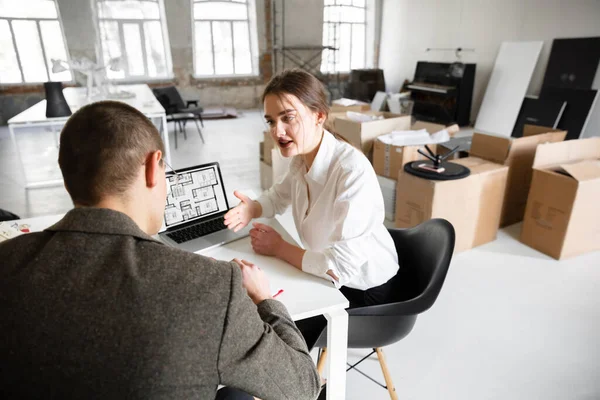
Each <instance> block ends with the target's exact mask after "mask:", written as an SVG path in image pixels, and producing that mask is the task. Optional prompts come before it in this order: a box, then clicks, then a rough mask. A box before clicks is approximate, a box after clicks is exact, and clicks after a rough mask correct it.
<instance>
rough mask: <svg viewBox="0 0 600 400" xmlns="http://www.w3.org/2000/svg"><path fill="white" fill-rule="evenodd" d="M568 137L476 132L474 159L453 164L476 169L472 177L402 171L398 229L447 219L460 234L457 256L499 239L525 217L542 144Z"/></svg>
mask: <svg viewBox="0 0 600 400" xmlns="http://www.w3.org/2000/svg"><path fill="white" fill-rule="evenodd" d="M565 136H566V132H565V131H557V130H554V129H551V128H543V127H535V126H529V125H526V126H525V129H524V133H523V137H522V138H518V139H512V138H506V137H498V136H492V135H484V134H479V133H475V134H474V135H473V142H472V145H471V151H470V156H469V157H467V158H463V159H459V160H454V161H453V162H455V163H457V164H461V165H464V166H466V167H468V168H469V169H470V170H471V174H470V175H469V176H468V177H467V178H463V179H458V180H451V181H433V180H427V179H422V178H418V177H416V176H413V175H410V174H407V173H404V172H403V171H402V172H400V173H399V175H398V188H397V194H396V226H397V227H399V228H407V227H412V226H415V225H418V224H419V223H421V222H423V221H425V220H428V219H430V218H438V217H439V218H444V219H447V220H448V221H450V222H451V223H452V225H454V229H455V231H456V245H455V251H457V252H459V251H463V250H467V249H470V248H472V247H475V246H479V245H482V244H484V243H487V242H490V241H493V240H495V239H496V235H497V231H498V228H499V227H500V226H506V225H510V224H513V223H515V222H518V221H521V220H522V219H523V214H524V211H525V204H526V203H527V195H528V193H529V187H530V185H531V175H532V166H533V159H534V157H535V154H536V149H537V147H538V145H539V144H541V143H554V142H560V141H562V140H564V138H565Z"/></svg>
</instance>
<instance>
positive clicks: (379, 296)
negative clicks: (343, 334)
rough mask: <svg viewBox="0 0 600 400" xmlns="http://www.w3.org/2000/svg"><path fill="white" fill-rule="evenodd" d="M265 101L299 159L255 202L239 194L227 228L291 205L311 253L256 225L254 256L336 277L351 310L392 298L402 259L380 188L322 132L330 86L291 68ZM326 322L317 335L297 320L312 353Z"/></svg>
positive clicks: (345, 147) (360, 161)
mask: <svg viewBox="0 0 600 400" xmlns="http://www.w3.org/2000/svg"><path fill="white" fill-rule="evenodd" d="M262 99H263V104H264V110H265V118H266V120H267V123H268V124H269V126H270V131H271V135H272V137H273V139H274V141H275V143H277V144H278V146H279V149H280V151H281V154H282V155H283V156H284V157H292V160H291V162H290V167H289V171H288V173H287V174H286V176H285V177H284V178H283V180H281V181H280V182H279V183H277V184H275V185H273V187H272V188H271V189H269V190H268V191H266V192H265V193H263V194H262V196H260V198H259V199H258V200H256V201H252V200H251V199H249V198H248V197H246V196H245V195H243V194H242V193H239V192H237V191H236V192H235V195H236V196H237V197H238V198H239V199H240V200H241V203H240V204H239V205H238V206H236V207H235V208H233V209H232V210H231V211H229V212H228V213H227V214H226V215H225V224H226V225H227V226H228V227H229V228H230V229H233V230H235V231H237V230H240V229H242V228H243V227H245V226H246V225H247V224H248V223H249V222H250V221H251V220H252V219H253V218H258V217H266V218H269V217H273V216H274V215H275V214H281V213H283V212H285V211H286V209H287V208H288V207H289V206H290V205H291V206H292V212H293V216H294V222H295V224H296V228H297V230H298V233H299V235H300V239H301V241H302V244H303V245H304V249H302V248H300V247H297V246H295V245H293V244H291V243H288V242H286V241H285V240H283V239H282V237H281V235H279V234H278V233H277V232H276V231H275V230H274V229H272V228H271V227H269V226H266V225H263V224H259V223H254V224H253V226H254V228H253V229H252V230H251V231H250V236H251V241H252V247H253V248H254V251H256V252H257V253H259V254H263V255H267V256H274V257H277V258H279V259H281V260H284V261H286V262H288V263H289V264H291V265H293V266H294V267H296V268H298V269H300V270H302V271H304V272H307V273H310V274H313V275H317V276H319V277H322V278H325V279H328V280H330V281H331V282H332V283H333V284H334V285H335V286H336V287H337V288H339V289H340V290H341V292H342V293H343V294H344V295H345V296H346V297H347V298H348V300H349V302H350V307H351V308H354V307H361V306H366V305H374V304H382V303H384V302H386V301H389V300H390V299H391V296H392V294H393V280H391V278H392V277H394V276H395V275H396V273H397V271H398V256H397V254H396V249H395V246H394V242H393V240H392V238H391V236H390V234H389V233H388V231H387V229H386V228H385V226H384V225H383V220H384V215H385V212H384V205H383V196H382V194H381V189H380V187H379V183H378V182H377V177H376V175H375V171H374V170H373V167H372V166H371V164H370V163H369V161H368V160H367V158H366V157H365V156H364V155H363V154H362V153H361V152H360V151H358V150H357V149H356V148H354V147H352V146H351V145H350V144H348V143H347V142H346V141H345V140H344V139H342V138H340V137H338V136H337V135H335V134H332V133H330V132H328V131H327V130H325V129H324V128H323V124H324V123H325V120H326V119H327V115H328V112H329V106H328V105H327V101H326V96H325V91H324V88H323V85H322V84H321V82H319V80H317V79H316V78H315V77H314V76H312V75H311V74H309V73H307V72H305V71H303V70H298V69H294V70H288V71H284V72H282V73H281V74H279V75H277V76H275V77H273V79H271V81H270V82H269V83H268V84H267V86H266V88H265V90H264V93H263V96H262ZM321 319H322V321H321V323H320V324H319V323H317V324H315V323H314V322H315V320H314V319H310V320H311V322H310V325H311V326H312V327H314V329H311V330H312V331H313V332H312V333H311V332H307V329H303V328H302V327H303V325H306V324H303V323H302V321H299V323H298V326H299V328H300V330H301V331H303V334H305V339H306V341H307V344H308V346H309V348H310V347H312V345H313V344H314V341H316V339H317V338H318V335H319V334H320V332H321V330H322V329H323V327H324V326H325V320H324V318H322V317H321ZM305 322H308V321H305ZM319 325H321V327H320V329H319ZM305 328H307V327H306V326H305ZM315 335H316V337H314V336H315Z"/></svg>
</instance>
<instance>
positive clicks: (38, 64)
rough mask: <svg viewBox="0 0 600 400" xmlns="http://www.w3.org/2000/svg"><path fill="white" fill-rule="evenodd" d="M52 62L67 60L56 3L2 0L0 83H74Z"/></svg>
mask: <svg viewBox="0 0 600 400" xmlns="http://www.w3.org/2000/svg"><path fill="white" fill-rule="evenodd" d="M52 59H58V60H64V61H68V56H67V47H66V45H65V38H64V35H63V31H62V26H61V23H60V16H59V13H58V8H57V5H56V3H55V1H54V0H28V1H16V0H0V84H22V83H41V82H47V81H71V80H72V79H73V77H72V75H71V72H70V71H63V72H58V73H54V72H52Z"/></svg>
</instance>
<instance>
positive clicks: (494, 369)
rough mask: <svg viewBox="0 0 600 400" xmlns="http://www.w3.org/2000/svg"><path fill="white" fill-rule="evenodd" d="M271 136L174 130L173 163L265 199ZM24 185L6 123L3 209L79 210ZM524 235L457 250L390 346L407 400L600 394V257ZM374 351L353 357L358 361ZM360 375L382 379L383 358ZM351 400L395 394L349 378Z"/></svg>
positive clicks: (233, 125)
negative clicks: (428, 300) (553, 251)
mask: <svg viewBox="0 0 600 400" xmlns="http://www.w3.org/2000/svg"><path fill="white" fill-rule="evenodd" d="M263 129H264V125H263V123H262V122H261V117H260V114H259V113H257V112H254V111H252V112H245V113H244V116H242V117H241V118H238V119H234V120H220V121H207V122H206V128H205V129H204V130H203V133H204V136H205V139H206V144H205V145H202V143H201V141H200V139H199V137H198V134H197V133H196V131H195V127H193V126H189V127H188V139H187V140H185V141H184V140H183V137H182V135H181V134H179V135H180V136H179V148H178V149H177V150H175V149H174V141H173V133H171V144H172V151H173V153H172V158H173V167H174V168H175V169H177V168H181V167H184V166H188V165H195V164H199V163H203V162H208V161H214V160H217V161H219V162H220V163H221V166H222V169H223V178H224V181H225V183H226V185H227V189H228V191H232V190H233V189H235V188H251V189H253V190H254V191H256V192H259V190H260V189H259V186H260V183H259V174H258V142H259V141H260V140H261V139H260V138H261V137H262V130H263ZM42 133H43V132H42ZM35 134H36V132H32V133H31V135H32V136H29V134H27V133H24V134H23V135H22V137H21V140H23V141H25V145H26V146H31V148H28V149H29V151H30V154H31V157H33V160H31V159H30V160H29V161H27V162H28V163H29V165H31V166H33V167H35V166H36V165H38V164H39V165H38V167H39V168H40V169H41V170H42V171H41V172H40V173H48V174H52V173H56V171H55V170H54V172H52V168H55V167H54V166H53V163H54V162H55V160H56V152H55V147H54V148H53V147H52V146H54V145H53V144H52V138H51V136H50V138H49V139H48V140H46V141H42V140H41V139H40V137H41V135H40V136H33V135H35ZM38 134H39V133H38ZM46 136H47V135H46ZM28 142H29V143H28ZM20 143H21V142H20ZM35 145H37V146H41V148H40V149H36V148H35ZM53 160H54V161H53ZM42 164H44V165H42ZM54 165H55V164H54ZM21 179H22V178H21V174H20V170H19V167H18V161H17V159H16V157H15V156H14V149H13V147H12V143H11V142H10V139H9V136H8V130H7V129H6V127H0V208H4V209H7V210H10V211H13V212H15V213H17V214H19V215H21V217H31V216H38V215H48V214H56V213H61V212H65V211H67V210H68V209H69V208H70V207H71V205H70V201H69V199H68V196H67V194H66V192H65V191H64V189H63V188H62V187H58V188H50V189H36V190H30V191H27V192H28V193H27V192H26V191H25V190H24V189H23V188H22V187H21V185H20V182H21ZM598 222H599V223H600V221H598ZM519 229H520V225H514V226H511V227H509V228H507V229H504V230H502V231H500V232H499V234H498V239H497V240H496V241H495V242H492V243H489V244H487V245H484V246H481V247H479V248H476V249H473V250H470V251H467V252H464V253H461V254H458V255H455V257H454V259H453V262H452V265H451V267H450V271H449V273H448V277H447V279H446V283H445V285H444V288H443V289H442V292H441V294H440V296H439V298H438V300H437V302H436V304H435V305H434V306H433V307H432V308H431V309H430V310H429V311H427V312H426V313H425V314H423V315H421V316H420V317H419V319H418V320H417V324H416V326H415V328H414V330H413V332H412V333H411V334H410V335H409V336H408V337H407V338H405V339H404V340H402V341H401V342H398V343H396V344H394V345H392V346H389V347H387V348H385V350H384V351H385V354H386V358H387V361H388V366H389V368H390V370H391V374H392V376H393V379H394V383H395V384H396V388H397V392H398V395H399V398H400V399H411V400H412V399H414V400H417V399H419V400H421V399H457V400H459V399H460V400H463V399H477V400H483V399H489V400H506V399H511V400H518V399H523V400H529V399H557V400H559V399H560V400H564V399H569V400H570V399H577V400H579V399H581V400H592V399H600V252H595V253H590V254H586V255H583V256H580V257H576V258H573V259H570V260H566V261H561V262H558V261H555V260H553V259H551V258H549V257H547V256H545V255H543V254H541V253H539V252H537V251H535V250H533V249H531V248H529V247H527V246H525V245H523V244H521V243H520V242H519V241H518V240H517V238H518V233H519ZM367 353H368V351H367V350H364V351H354V350H351V351H349V361H350V362H352V361H357V360H358V359H360V358H362V357H363V356H364V355H366V354H367ZM360 368H361V369H362V370H363V371H365V372H367V373H369V374H370V375H371V376H373V377H375V378H376V379H378V380H380V381H381V382H383V377H382V374H381V371H380V369H379V364H378V362H377V359H376V357H375V356H373V357H371V358H370V359H368V360H366V361H365V362H364V363H363V364H362V365H361V367H360ZM347 398H348V399H386V398H389V396H388V395H387V391H386V390H384V389H381V388H379V387H378V386H377V385H375V384H374V383H373V382H371V381H369V380H368V379H366V378H364V377H363V376H362V375H360V374H359V373H357V372H354V371H351V372H349V373H348V384H347Z"/></svg>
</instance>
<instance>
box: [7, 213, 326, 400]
mask: <svg viewBox="0 0 600 400" xmlns="http://www.w3.org/2000/svg"><path fill="white" fill-rule="evenodd" d="M0 260H1V264H2V267H1V268H0V325H1V326H2V328H1V329H0V332H1V339H0V398H15V397H18V398H86V399H87V398H104V399H118V398H128V399H130V398H131V399H190V398H198V399H213V398H214V397H215V392H216V389H217V385H218V384H223V385H228V386H234V387H237V388H239V389H242V390H244V391H246V392H248V393H251V394H253V395H255V396H258V397H260V398H262V399H265V400H266V399H314V398H315V397H316V396H317V394H318V392H319V387H320V381H319V376H318V373H317V371H316V370H315V367H314V364H313V361H312V359H311V357H310V356H309V354H308V352H307V349H306V344H305V343H304V340H303V338H302V336H301V335H300V332H299V331H298V329H297V328H296V326H295V324H294V322H293V321H292V319H291V318H290V316H289V314H288V313H287V310H286V309H285V307H284V306H283V305H282V304H281V303H280V302H278V301H276V300H265V301H263V302H262V303H260V304H259V305H258V306H255V305H254V304H253V303H252V301H251V300H250V298H249V297H248V295H247V294H246V292H245V289H244V288H243V287H242V279H241V272H240V269H239V267H238V266H237V265H236V264H235V263H231V262H224V261H214V260H212V259H209V258H206V257H202V256H199V255H196V254H192V253H187V252H184V251H181V250H177V249H173V248H170V247H168V246H165V245H163V244H161V243H159V242H157V241H155V240H154V239H152V238H151V237H150V236H148V235H146V234H145V233H144V232H142V231H141V230H140V229H139V227H138V226H137V225H136V224H135V222H133V220H131V219H130V218H129V217H127V216H126V215H125V214H122V213H119V212H116V211H112V210H108V209H99V208H77V209H74V210H71V211H70V212H69V213H68V214H67V215H66V216H65V217H64V218H63V219H62V220H61V221H59V222H58V223H57V224H56V225H54V226H52V227H50V228H48V229H46V230H45V231H43V232H39V233H30V234H26V235H22V236H19V237H17V238H14V239H12V240H9V241H6V242H3V243H0Z"/></svg>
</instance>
